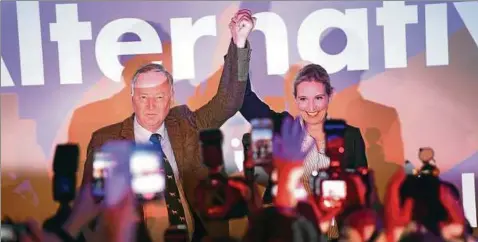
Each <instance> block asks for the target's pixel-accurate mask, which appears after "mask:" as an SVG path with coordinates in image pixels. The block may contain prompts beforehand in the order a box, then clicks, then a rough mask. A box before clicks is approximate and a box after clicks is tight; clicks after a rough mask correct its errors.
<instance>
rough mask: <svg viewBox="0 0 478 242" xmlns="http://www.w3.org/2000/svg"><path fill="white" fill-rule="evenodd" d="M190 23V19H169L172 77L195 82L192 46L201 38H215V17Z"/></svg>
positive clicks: (207, 17)
mask: <svg viewBox="0 0 478 242" xmlns="http://www.w3.org/2000/svg"><path fill="white" fill-rule="evenodd" d="M192 22H193V20H192V18H174V19H171V42H172V43H173V44H172V50H171V51H172V58H173V76H174V79H176V80H184V79H191V81H193V82H195V80H194V77H195V73H196V71H195V68H194V66H195V65H194V44H195V43H196V41H197V40H198V39H199V38H201V37H203V36H216V32H217V30H216V16H214V15H211V16H205V17H202V18H200V19H198V20H197V21H196V22H195V23H194V24H193V23H192ZM193 82H192V83H193ZM196 84H198V83H196Z"/></svg>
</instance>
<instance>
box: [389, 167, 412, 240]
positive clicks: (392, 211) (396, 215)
mask: <svg viewBox="0 0 478 242" xmlns="http://www.w3.org/2000/svg"><path fill="white" fill-rule="evenodd" d="M405 178H406V174H405V171H404V170H403V169H398V171H397V172H395V174H394V175H393V176H392V178H391V179H390V181H389V183H388V187H387V192H386V194H385V200H384V225H385V232H386V235H387V240H388V241H389V242H395V241H399V239H400V237H401V235H402V233H403V232H404V231H405V228H406V227H407V225H408V224H409V223H410V222H411V220H412V211H413V206H414V204H413V200H412V199H411V198H408V199H406V200H405V202H404V204H403V206H401V204H400V187H401V185H402V183H403V181H404V180H405Z"/></svg>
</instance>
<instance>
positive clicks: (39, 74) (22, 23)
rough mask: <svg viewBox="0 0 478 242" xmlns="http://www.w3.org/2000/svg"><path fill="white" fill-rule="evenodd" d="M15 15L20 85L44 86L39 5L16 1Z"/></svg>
mask: <svg viewBox="0 0 478 242" xmlns="http://www.w3.org/2000/svg"><path fill="white" fill-rule="evenodd" d="M17 15H18V16H17V23H18V45H19V49H20V66H21V68H20V73H21V77H22V85H23V86H37V85H44V84H45V75H44V73H43V69H44V68H43V45H42V38H41V25H40V24H41V22H40V6H39V3H38V2H34V1H18V2H17ZM3 48H5V46H4V47H3Z"/></svg>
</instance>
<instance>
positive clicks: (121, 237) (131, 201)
mask: <svg viewBox="0 0 478 242" xmlns="http://www.w3.org/2000/svg"><path fill="white" fill-rule="evenodd" d="M105 191H106V192H105V200H104V206H105V210H104V213H103V214H104V217H105V220H106V221H105V222H106V223H107V225H108V226H107V229H108V235H109V238H111V239H112V241H131V240H132V239H133V238H134V235H135V233H136V223H137V221H139V219H140V218H139V216H138V214H137V212H136V199H135V194H134V192H133V191H132V189H131V175H130V163H129V160H124V161H123V162H118V163H117V165H116V166H115V167H114V168H113V169H112V170H111V175H110V176H108V177H107V178H106V182H105Z"/></svg>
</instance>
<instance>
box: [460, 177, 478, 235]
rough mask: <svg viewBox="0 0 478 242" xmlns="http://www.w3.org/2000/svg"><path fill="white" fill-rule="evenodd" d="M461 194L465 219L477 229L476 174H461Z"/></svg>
mask: <svg viewBox="0 0 478 242" xmlns="http://www.w3.org/2000/svg"><path fill="white" fill-rule="evenodd" d="M461 193H462V201H463V210H465V217H466V219H467V220H468V222H469V223H470V225H471V226H472V227H474V228H476V227H477V222H476V193H475V174H474V173H463V174H461Z"/></svg>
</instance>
